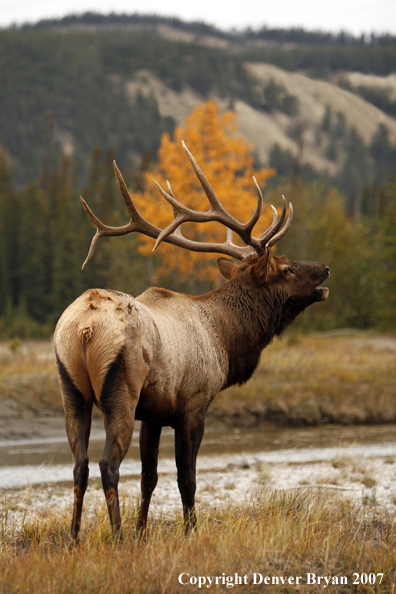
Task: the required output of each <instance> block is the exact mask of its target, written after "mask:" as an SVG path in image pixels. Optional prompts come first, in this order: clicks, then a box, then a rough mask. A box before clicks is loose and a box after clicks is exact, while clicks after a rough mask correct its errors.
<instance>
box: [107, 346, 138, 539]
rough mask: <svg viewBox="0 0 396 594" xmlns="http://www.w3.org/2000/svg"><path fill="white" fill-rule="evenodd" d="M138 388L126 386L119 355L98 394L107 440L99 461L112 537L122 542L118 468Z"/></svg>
mask: <svg viewBox="0 0 396 594" xmlns="http://www.w3.org/2000/svg"><path fill="white" fill-rule="evenodd" d="M139 393H140V385H139V386H138V387H136V386H135V387H134V386H132V387H131V385H128V383H127V374H126V368H125V361H124V358H123V355H122V353H120V354H119V355H118V357H117V358H116V360H115V361H114V362H113V363H112V364H111V365H110V367H109V369H108V371H107V374H106V378H105V381H104V383H103V387H102V391H101V396H100V400H101V404H102V409H103V413H104V420H105V429H106V441H105V446H104V450H103V454H102V457H101V459H100V461H99V467H100V472H101V475H102V485H103V491H104V494H105V497H106V503H107V510H108V513H109V518H110V524H111V528H112V531H113V535H114V536H115V537H116V538H118V539H119V540H121V539H122V532H121V515H120V504H119V498H118V481H119V477H120V474H119V468H120V464H121V462H122V460H123V459H124V457H125V454H126V453H127V451H128V448H129V446H130V443H131V439H132V434H133V427H134V421H135V408H136V404H137V400H138V397H139Z"/></svg>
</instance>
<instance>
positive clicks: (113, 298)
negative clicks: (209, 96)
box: [54, 143, 330, 540]
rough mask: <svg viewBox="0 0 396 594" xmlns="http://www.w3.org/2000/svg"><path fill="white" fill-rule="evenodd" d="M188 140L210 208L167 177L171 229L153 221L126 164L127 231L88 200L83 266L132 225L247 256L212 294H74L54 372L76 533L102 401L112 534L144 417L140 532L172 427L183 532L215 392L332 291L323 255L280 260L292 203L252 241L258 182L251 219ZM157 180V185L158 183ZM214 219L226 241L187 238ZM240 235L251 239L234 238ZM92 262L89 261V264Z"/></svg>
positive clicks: (191, 519) (242, 377)
mask: <svg viewBox="0 0 396 594" xmlns="http://www.w3.org/2000/svg"><path fill="white" fill-rule="evenodd" d="M183 146H184V148H185V150H186V153H187V155H188V157H189V159H190V162H191V164H192V167H193V168H194V170H195V173H196V175H197V177H198V179H199V181H200V183H201V185H202V187H203V189H204V191H205V193H206V196H207V198H208V200H209V203H210V209H209V210H208V211H206V212H197V211H193V210H191V209H189V208H187V207H186V206H183V205H182V204H181V203H179V202H178V201H177V200H176V199H175V197H174V195H173V193H172V189H171V187H170V185H169V183H168V192H166V191H165V190H164V189H163V188H161V186H159V185H158V184H157V186H158V189H159V191H160V192H161V194H162V196H163V197H164V198H165V199H166V200H167V201H168V202H169V203H170V204H171V205H172V207H173V212H174V220H173V221H172V223H171V224H170V225H169V226H168V227H167V228H166V229H164V230H161V229H159V228H158V227H155V226H154V225H152V224H151V223H150V222H148V221H147V220H145V219H144V218H143V217H142V216H141V215H140V214H139V212H138V210H137V209H136V206H135V204H134V203H133V200H132V198H131V196H130V194H129V191H128V189H127V187H126V185H125V182H124V180H123V178H122V176H121V173H120V171H119V170H118V168H117V166H116V165H115V164H114V169H115V173H116V177H117V182H118V186H119V189H120V192H121V195H122V197H123V200H124V202H125V206H126V208H127V210H128V212H129V215H130V222H129V223H128V224H127V225H124V226H121V227H109V226H107V225H104V224H103V223H102V222H101V221H100V220H99V219H98V218H97V217H96V216H95V215H94V214H93V212H92V211H91V210H90V208H89V207H88V205H87V204H86V203H85V201H84V200H83V199H81V200H82V203H83V206H84V209H85V211H86V213H87V214H88V216H89V217H90V218H91V220H92V221H93V222H94V224H95V225H96V227H97V232H96V234H95V236H94V238H93V240H92V243H91V247H90V250H89V253H88V256H87V259H86V261H85V263H84V266H85V264H86V263H87V261H88V260H90V258H91V257H92V255H93V253H94V250H95V246H96V243H97V241H98V239H100V238H101V237H103V236H107V235H110V236H111V235H113V236H114V235H125V234H127V233H131V232H134V231H137V232H140V233H143V234H145V235H148V236H150V237H153V238H156V244H155V248H156V247H158V245H159V244H160V243H161V241H166V242H168V243H171V244H173V245H177V246H179V247H181V248H184V249H187V250H192V251H197V252H212V253H220V254H223V255H224V254H225V255H228V256H231V257H233V258H236V259H237V260H240V261H241V263H239V264H237V263H236V262H234V260H231V259H229V258H224V257H220V258H219V259H218V260H217V263H218V266H219V269H220V272H221V274H222V275H223V276H224V277H225V278H226V279H227V282H225V283H224V284H222V285H221V286H220V287H219V288H217V289H215V290H213V291H210V292H209V293H206V294H204V295H199V296H189V295H184V294H180V293H174V292H172V291H169V290H166V289H160V288H150V289H148V290H147V291H145V292H144V293H143V294H142V295H140V296H139V297H137V298H133V297H131V296H130V295H127V294H125V293H120V292H117V291H113V290H103V289H92V290H88V291H86V292H85V293H84V294H83V295H81V296H80V297H79V298H78V299H76V301H74V302H73V303H72V304H71V305H70V306H69V307H68V308H67V309H66V311H65V312H64V313H63V315H62V316H61V318H60V320H59V322H58V324H57V326H56V330H55V336H54V343H55V357H56V367H57V375H58V381H59V386H60V391H61V395H62V401H63V407H64V410H65V418H66V431H67V436H68V440H69V443H70V447H71V449H72V451H73V454H74V459H75V466H74V507H73V519H72V524H71V534H72V538H73V539H74V540H77V538H78V533H79V529H80V522H81V512H82V505H83V498H84V494H85V491H86V488H87V483H88V454H87V449H88V441H89V434H90V427H91V413H92V407H93V404H96V405H97V406H98V407H99V408H100V409H101V410H102V411H103V415H104V424H105V430H106V441H105V446H104V451H103V455H102V458H101V460H100V462H99V466H100V471H101V476H102V484H103V490H104V493H105V497H106V502H107V508H108V513H109V517H110V522H111V526H112V531H113V534H114V535H115V536H116V537H118V538H121V537H122V533H121V518H120V510H119V501H118V480H119V467H120V464H121V462H122V460H123V458H124V456H125V454H126V453H127V451H128V448H129V445H130V443H131V438H132V432H133V428H134V421H135V419H139V420H141V422H142V423H141V429H140V455H141V462H142V475H141V505H140V510H139V517H138V521H137V531H138V532H143V531H145V529H146V523H147V514H148V509H149V505H150V499H151V496H152V493H153V491H154V489H155V486H156V484H157V462H158V449H159V442H160V435H161V430H162V427H164V426H171V427H172V428H173V429H174V430H175V455H176V466H177V482H178V487H179V491H180V494H181V499H182V504H183V515H184V521H185V524H186V530H189V529H190V528H191V527H192V526H194V525H195V523H196V515H195V508H194V498H195V489H196V458H197V453H198V449H199V446H200V443H201V439H202V436H203V433H204V422H205V413H206V411H207V409H208V407H209V405H210V403H211V402H212V400H213V399H214V397H215V396H216V394H217V393H218V392H220V391H221V390H224V389H225V388H227V387H228V386H232V385H233V384H243V383H244V382H246V381H247V380H248V379H249V378H250V377H251V375H252V373H253V371H254V370H255V368H256V366H257V364H258V361H259V358H260V354H261V351H262V350H263V349H264V348H265V347H266V346H267V345H268V344H269V343H270V342H271V340H272V338H273V337H274V336H276V335H279V334H281V333H282V332H283V330H284V329H285V328H286V327H287V326H288V325H289V324H290V323H291V322H292V321H293V320H294V319H295V318H296V317H297V315H298V314H299V313H301V312H302V311H303V310H304V309H305V308H306V307H308V306H309V305H311V304H312V303H314V302H316V301H323V300H325V299H326V298H327V296H328V293H329V290H328V289H327V288H326V287H320V286H319V285H320V284H321V283H322V282H323V281H324V280H325V279H327V277H328V276H329V274H330V271H329V268H328V267H327V266H324V265H323V264H320V263H315V262H296V261H292V260H288V259H287V258H286V257H285V256H276V255H274V254H273V253H272V251H271V247H272V246H273V245H274V244H275V243H276V242H277V241H279V240H280V239H281V238H282V237H283V236H284V235H285V233H286V232H287V231H288V229H289V227H290V225H291V222H292V217H293V207H292V205H291V204H290V205H289V212H288V217H287V220H286V222H285V219H286V211H287V207H286V200H285V198H284V197H282V198H283V208H282V211H281V214H280V215H279V216H278V214H277V212H276V210H275V208H274V207H272V209H273V211H274V215H273V221H272V224H271V225H270V227H269V228H268V229H267V230H266V231H265V232H264V233H262V234H261V235H260V237H257V238H256V237H253V235H252V231H253V228H254V226H255V224H256V223H257V221H258V219H259V217H260V214H261V209H262V204H263V197H262V194H261V191H260V188H259V186H258V184H257V182H256V180H255V179H254V183H255V185H256V190H257V196H258V202H257V208H256V210H255V213H254V215H253V216H252V218H251V219H250V221H249V222H248V223H246V224H242V223H240V222H239V221H237V220H236V219H235V218H234V217H233V216H231V215H230V214H229V213H228V212H227V211H226V210H225V209H224V207H223V206H222V205H221V204H220V202H219V201H218V199H217V198H216V195H215V193H214V191H213V189H212V187H211V186H210V184H209V182H208V180H207V179H206V177H205V175H204V174H203V172H202V171H201V169H200V167H199V165H198V164H197V162H196V161H195V159H194V157H193V156H192V155H191V153H190V152H189V150H188V149H187V147H186V146H185V145H184V143H183ZM155 183H156V182H155ZM206 221H217V222H219V223H221V224H223V225H224V226H225V227H226V228H227V238H226V241H225V242H224V243H218V244H217V243H200V242H198V241H193V240H190V239H187V238H186V237H184V236H183V235H182V232H181V228H180V226H181V224H182V223H185V222H199V223H203V222H206ZM233 232H235V233H236V234H237V235H239V237H240V238H241V239H242V240H243V242H244V243H245V246H243V247H240V246H237V245H236V244H234V243H233V240H232V233H233ZM84 266H83V267H84Z"/></svg>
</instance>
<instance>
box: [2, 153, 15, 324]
mask: <svg viewBox="0 0 396 594" xmlns="http://www.w3.org/2000/svg"><path fill="white" fill-rule="evenodd" d="M17 216H18V206H17V202H16V196H15V194H14V192H13V190H12V179H11V169H10V165H9V158H8V155H7V153H6V151H5V149H4V148H3V147H0V315H2V314H3V313H4V311H5V308H6V304H7V302H9V303H10V304H11V305H12V304H14V303H15V300H16V298H17V293H18V287H17V277H16V270H17V233H16V231H17V228H18V227H17V224H16V222H17Z"/></svg>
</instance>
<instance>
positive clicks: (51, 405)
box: [0, 332, 396, 426]
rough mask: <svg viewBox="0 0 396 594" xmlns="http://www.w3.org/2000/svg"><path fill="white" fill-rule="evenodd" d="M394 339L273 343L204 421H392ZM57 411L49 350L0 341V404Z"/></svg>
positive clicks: (360, 336) (332, 337)
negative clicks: (249, 374) (251, 373)
mask: <svg viewBox="0 0 396 594" xmlns="http://www.w3.org/2000/svg"><path fill="white" fill-rule="evenodd" d="M395 386H396V337H394V336H393V337H392V336H383V335H372V334H365V333H356V332H355V333H353V332H352V333H349V334H348V333H346V334H343V333H341V334H328V335H318V334H317V335H312V336H299V335H289V336H286V337H285V338H283V339H282V340H278V339H276V340H275V341H274V342H273V343H272V344H271V345H270V346H269V347H268V348H267V349H265V351H264V352H263V354H262V357H261V362H260V365H259V367H258V369H257V371H256V372H255V374H254V376H253V377H252V379H251V380H250V381H249V382H248V383H247V384H246V385H244V386H241V387H239V386H234V387H232V388H230V389H229V390H226V391H225V392H222V393H221V394H219V395H218V396H217V398H216V399H215V401H214V403H213V405H212V406H211V408H210V409H209V414H208V420H209V421H211V420H212V421H221V422H223V423H224V422H225V423H227V424H231V425H243V426H254V425H257V424H259V423H261V422H263V421H271V422H273V423H278V424H291V425H316V424H320V423H329V422H338V423H386V422H395V421H396V388H395ZM9 398H11V399H13V400H15V401H16V402H17V403H18V406H19V407H20V408H21V410H25V411H26V410H28V411H30V412H31V413H41V412H45V411H52V412H57V411H58V412H61V410H62V409H61V403H60V397H59V393H58V386H57V383H56V380H55V374H54V365H53V358H52V350H51V345H50V343H49V341H48V342H44V341H41V342H40V341H34V342H28V341H27V342H23V343H18V342H15V341H13V342H8V343H6V342H4V343H0V403H1V400H3V401H4V400H5V399H9Z"/></svg>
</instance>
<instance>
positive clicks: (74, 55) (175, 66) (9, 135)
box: [0, 14, 396, 195]
mask: <svg viewBox="0 0 396 594" xmlns="http://www.w3.org/2000/svg"><path fill="white" fill-rule="evenodd" d="M0 50H1V51H0V56H2V57H0V130H1V132H0V144H1V145H3V146H4V148H5V149H6V151H7V153H8V155H9V157H10V159H11V165H12V169H13V175H14V181H15V183H16V184H17V186H21V185H23V184H25V183H26V182H28V181H30V180H32V179H35V178H37V176H38V175H39V172H40V170H41V168H42V164H43V160H44V159H45V158H47V157H45V155H48V158H49V159H50V165H53V166H54V165H56V163H57V162H58V161H59V157H60V155H61V154H62V153H64V154H66V155H68V156H70V157H72V158H73V160H74V161H75V162H76V163H77V172H78V176H79V179H80V183H81V184H83V183H85V180H86V176H87V171H88V168H89V163H90V161H91V156H92V153H93V150H94V149H95V147H96V146H98V145H100V146H101V147H102V148H103V150H104V151H108V150H112V151H113V152H114V153H115V155H116V156H117V161H118V162H119V163H120V165H121V167H123V168H125V167H129V168H130V169H133V168H134V167H135V166H136V165H137V164H138V163H139V161H140V158H141V155H142V153H143V152H144V151H149V152H150V153H151V154H155V152H156V150H157V148H158V145H159V139H160V137H161V134H162V132H163V131H164V130H168V131H169V132H172V130H173V127H174V125H177V124H182V123H183V121H184V118H185V117H186V116H187V115H188V114H189V113H190V112H191V111H192V109H193V108H194V107H195V106H196V105H198V104H199V103H203V102H205V101H206V100H207V99H208V98H213V99H214V100H216V102H217V103H218V104H219V105H220V107H221V108H222V109H227V108H230V107H231V108H232V109H234V110H235V111H236V113H237V115H238V122H239V126H240V131H241V133H242V134H243V135H244V136H245V137H246V138H247V139H248V140H249V141H250V142H251V143H252V145H253V147H254V150H255V155H256V158H257V160H258V161H259V162H260V163H261V164H263V165H271V166H273V167H275V168H276V169H277V170H278V172H279V174H280V175H283V174H287V173H289V172H290V171H291V170H292V169H293V168H295V167H296V166H297V167H298V169H299V171H300V172H302V174H303V176H304V175H305V177H306V178H307V179H313V178H315V177H318V176H319V177H323V178H325V179H331V180H332V181H333V183H335V184H337V185H338V186H339V187H340V189H341V190H342V191H343V192H344V193H345V194H346V195H348V193H350V192H351V191H352V190H351V188H355V190H354V191H357V192H361V191H362V190H363V188H364V186H365V185H367V184H372V183H374V182H375V183H377V184H383V183H384V181H385V178H386V177H387V176H389V175H390V172H391V170H392V168H393V163H394V161H395V155H396V83H395V80H396V79H395V76H396V75H395V74H394V72H396V40H394V39H393V38H387V37H386V38H378V39H374V38H373V39H372V40H371V41H369V42H368V41H367V40H362V39H354V38H348V39H345V38H344V37H342V35H341V34H340V35H339V36H331V35H326V34H319V33H317V34H313V33H309V32H304V31H302V30H290V31H278V30H261V31H256V32H252V31H246V32H228V33H227V32H224V31H219V30H217V29H215V28H214V27H210V26H208V25H205V24H204V23H183V22H182V21H179V20H177V19H165V18H160V17H147V16H146V17H145V16H141V15H140V16H139V15H131V16H126V15H110V16H108V17H103V16H101V15H93V14H87V15H83V16H81V17H66V18H65V19H61V20H59V21H43V22H41V23H37V24H36V25H34V26H26V27H23V28H22V29H21V30H8V31H7V30H3V31H0ZM324 64H326V68H325V67H324ZM346 65H347V66H349V68H345V66H346ZM367 68H371V69H372V71H371V72H370V73H368V72H367ZM352 69H354V70H353V71H352ZM392 69H393V70H392ZM315 73H316V78H315V77H313V74H315ZM320 73H322V75H321V78H317V76H318V74H320ZM323 74H325V76H326V80H323ZM379 142H381V143H382V144H384V143H385V144H386V151H385V157H384V154H383V153H384V151H382V153H381V155H380V156H379V154H378V150H377V148H376V147H377V145H378V143H379ZM379 159H381V163H382V165H381V167H380V168H379V167H378V166H377V161H378V160H379ZM351 160H352V161H356V163H354V164H353V166H352V167H351V166H350V164H349V165H348V163H349V161H351ZM297 161H298V163H297V165H296V162H297ZM384 168H385V169H384ZM352 170H353V172H354V173H353V179H352V178H351V171H352ZM380 170H381V171H380ZM379 171H380V173H378V172H379Z"/></svg>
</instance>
